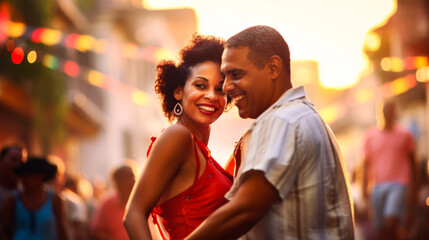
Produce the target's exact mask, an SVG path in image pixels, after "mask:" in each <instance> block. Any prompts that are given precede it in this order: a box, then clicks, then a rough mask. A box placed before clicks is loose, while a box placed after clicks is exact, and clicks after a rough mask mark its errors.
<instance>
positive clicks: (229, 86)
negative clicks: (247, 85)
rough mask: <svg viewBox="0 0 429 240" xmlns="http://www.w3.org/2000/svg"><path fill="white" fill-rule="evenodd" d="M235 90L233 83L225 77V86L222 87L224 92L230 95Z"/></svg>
mask: <svg viewBox="0 0 429 240" xmlns="http://www.w3.org/2000/svg"><path fill="white" fill-rule="evenodd" d="M233 88H234V86H233V84H232V82H231V81H230V80H229V79H228V78H227V77H225V80H224V82H223V86H222V91H223V92H224V93H225V94H228V92H229V91H231V90H232V89H233Z"/></svg>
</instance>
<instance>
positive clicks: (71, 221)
mask: <svg viewBox="0 0 429 240" xmlns="http://www.w3.org/2000/svg"><path fill="white" fill-rule="evenodd" d="M48 161H49V162H50V163H51V164H54V165H55V166H56V167H57V174H56V178H54V179H53V180H52V181H50V184H51V187H52V188H53V189H54V190H55V191H56V192H57V193H58V194H59V195H60V196H61V198H62V199H63V200H64V204H65V216H66V224H67V228H68V230H69V231H68V233H69V237H70V239H72V240H85V239H88V238H89V230H88V222H89V221H88V210H87V206H86V204H85V202H84V201H83V199H82V198H81V197H80V196H79V195H77V194H76V192H74V191H73V190H72V189H73V188H74V187H76V186H73V185H74V184H76V183H75V182H74V181H75V179H72V176H71V175H70V174H68V173H67V169H66V167H65V164H64V160H63V159H62V158H60V157H58V156H56V155H49V156H48Z"/></svg>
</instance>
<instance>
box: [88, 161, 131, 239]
mask: <svg viewBox="0 0 429 240" xmlns="http://www.w3.org/2000/svg"><path fill="white" fill-rule="evenodd" d="M111 180H112V183H113V187H114V191H113V192H112V193H110V194H108V195H107V196H105V198H104V199H103V200H102V201H101V202H100V205H99V206H98V208H97V209H95V210H94V213H93V216H92V219H91V235H92V236H93V238H94V239H97V240H109V239H110V240H126V239H128V235H127V232H126V230H125V227H124V225H123V223H122V220H123V218H124V212H125V205H126V204H127V201H128V198H129V196H130V193H131V190H132V189H133V186H134V183H135V175H134V171H133V169H132V168H131V167H130V166H128V165H123V166H120V167H118V168H116V169H115V170H114V171H113V173H112V176H111Z"/></svg>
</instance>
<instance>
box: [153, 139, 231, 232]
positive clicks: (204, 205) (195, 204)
mask: <svg viewBox="0 0 429 240" xmlns="http://www.w3.org/2000/svg"><path fill="white" fill-rule="evenodd" d="M155 139H156V138H154V137H152V144H153V142H154V141H155ZM194 139H195V144H194V146H195V159H196V161H197V162H196V163H197V164H196V165H197V166H196V171H195V179H194V183H193V184H192V185H191V186H190V187H189V188H187V189H186V190H185V191H183V192H182V193H180V194H178V195H176V196H174V197H172V198H170V199H168V200H167V201H165V202H163V203H161V204H160V205H157V206H156V207H155V208H154V209H153V210H152V218H153V222H154V224H155V225H157V226H158V229H159V230H160V233H161V236H162V238H163V239H167V236H165V235H166V234H165V233H163V231H162V230H161V227H160V223H158V221H157V215H159V216H160V217H161V218H162V225H164V229H165V230H166V231H167V232H168V235H169V236H170V239H171V240H176V239H184V238H185V237H186V236H188V235H189V234H190V233H191V232H192V231H193V230H194V229H195V228H197V227H198V226H199V225H200V224H201V223H202V222H203V221H204V220H205V219H206V218H207V217H208V216H209V215H210V214H211V213H212V212H214V211H215V210H216V209H218V208H219V207H220V206H222V205H223V204H225V203H226V202H227V200H226V199H225V197H224V195H225V194H226V192H227V191H228V190H229V189H230V187H231V185H232V176H231V175H230V174H229V173H228V172H226V171H225V170H224V169H223V168H222V167H221V166H220V165H219V164H218V163H217V162H216V161H215V160H214V159H213V158H212V156H211V155H210V150H209V149H208V148H207V146H206V145H205V144H204V143H203V142H201V141H199V140H197V139H196V138H195V137H194ZM152 144H151V146H152ZM151 146H150V147H149V150H148V153H149V151H150V148H151ZM197 146H199V147H200V148H201V150H202V151H203V154H204V156H205V158H206V159H207V163H206V169H205V170H204V173H203V174H202V175H201V177H199V178H198V174H199V172H200V171H199V169H200V160H199V157H198V154H197V153H198V152H197Z"/></svg>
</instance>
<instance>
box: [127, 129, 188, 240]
mask: <svg viewBox="0 0 429 240" xmlns="http://www.w3.org/2000/svg"><path fill="white" fill-rule="evenodd" d="M190 153H193V139H192V135H191V133H190V132H189V130H188V129H186V128H185V127H183V126H178V125H173V126H170V127H169V128H167V129H165V131H164V132H163V133H162V134H161V136H160V137H159V138H158V139H157V140H156V141H155V142H154V144H153V146H152V149H151V152H150V154H149V157H148V159H147V161H146V164H145V166H144V167H143V169H142V172H141V174H140V176H139V179H138V181H137V183H136V185H135V186H134V188H133V191H132V192H131V196H130V199H129V200H128V203H127V207H126V210H125V216H124V226H125V228H126V230H127V233H128V236H129V237H130V239H132V240H133V239H151V234H150V231H149V226H148V222H147V221H148V217H149V214H150V213H151V212H152V210H153V208H154V206H155V205H156V204H157V202H158V201H159V199H160V198H161V196H162V194H163V192H164V190H165V189H166V188H167V187H168V186H169V184H171V183H172V180H173V179H174V177H175V176H177V174H178V172H179V171H180V170H181V169H182V168H183V166H184V164H185V163H186V159H187V158H189V156H190Z"/></svg>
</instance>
